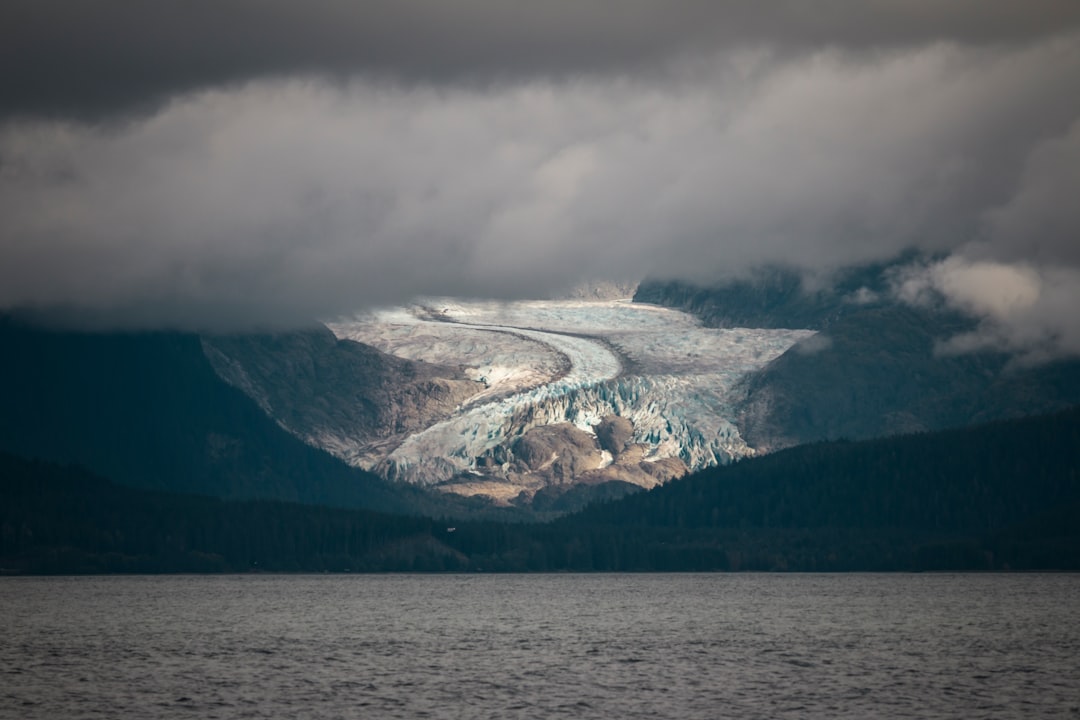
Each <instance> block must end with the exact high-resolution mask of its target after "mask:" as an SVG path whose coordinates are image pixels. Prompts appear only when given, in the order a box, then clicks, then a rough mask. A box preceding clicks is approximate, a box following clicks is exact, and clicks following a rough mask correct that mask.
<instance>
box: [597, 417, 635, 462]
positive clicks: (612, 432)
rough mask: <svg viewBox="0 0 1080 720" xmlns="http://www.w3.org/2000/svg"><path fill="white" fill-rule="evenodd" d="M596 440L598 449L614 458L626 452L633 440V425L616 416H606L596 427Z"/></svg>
mask: <svg viewBox="0 0 1080 720" xmlns="http://www.w3.org/2000/svg"><path fill="white" fill-rule="evenodd" d="M595 430H596V439H597V440H598V441H599V442H600V447H602V448H603V449H605V450H607V451H608V452H609V453H611V454H612V455H614V456H618V455H619V453H621V452H622V451H623V450H626V448H627V446H628V445H629V444H630V441H631V440H633V439H634V425H633V423H631V422H630V421H629V420H627V419H626V418H623V417H619V416H618V415H608V416H607V417H605V418H603V419H602V420H601V421H600V422H599V423H597V425H596V428H595Z"/></svg>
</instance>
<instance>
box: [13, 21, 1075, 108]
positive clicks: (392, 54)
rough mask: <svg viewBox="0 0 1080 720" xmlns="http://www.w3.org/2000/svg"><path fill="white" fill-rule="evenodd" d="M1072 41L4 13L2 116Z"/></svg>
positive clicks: (751, 25)
mask: <svg viewBox="0 0 1080 720" xmlns="http://www.w3.org/2000/svg"><path fill="white" fill-rule="evenodd" d="M1078 26H1080V5H1078V4H1077V3H1076V2H1074V0H1025V1H1024V2H1015V0H949V1H948V2H941V0H861V1H858V2H853V1H851V0H821V1H818V2H813V3H808V2H805V0H781V1H779V2H769V3H749V2H744V1H743V0H619V1H618V2H612V1H611V0H551V1H550V2H532V3H528V2H504V1H503V0H454V1H453V2H448V1H447V0H364V1H361V2H358V1H356V0H308V1H306V2H295V1H294V0H185V2H175V1H170V0H164V1H161V2H145V0H95V1H94V2H80V1H78V0H5V2H4V3H3V4H2V5H0V87H2V88H4V91H3V93H0V113H6V114H35V113H44V114H52V115H56V114H59V115H68V114H75V115H80V116H87V115H91V116H92V115H100V114H103V113H104V114H108V113H111V112H117V111H120V110H124V109H130V108H142V109H145V107H146V106H147V105H148V104H150V103H154V102H157V101H161V100H162V99H166V98H168V97H169V96H171V95H172V94H175V93H177V92H187V91H191V90H195V89H198V88H200V87H207V86H217V85H221V84H227V83H236V82H244V81H247V80H250V79H255V78H260V77H267V76H280V75H290V74H294V73H303V74H330V75H332V76H335V77H338V78H348V77H351V76H353V75H355V74H358V73H360V74H372V73H375V74H383V75H386V76H389V77H392V78H398V79H404V80H406V81H410V80H421V81H445V80H459V81H460V80H470V79H471V80H478V81H482V82H485V81H491V80H500V79H501V80H503V81H514V80H517V79H522V78H530V77H536V76H551V75H556V76H566V77H569V76H573V75H575V74H581V73H586V74H588V73H593V72H602V73H615V74H620V73H626V72H639V71H642V70H643V69H645V68H647V67H649V66H650V65H652V64H655V63H657V62H662V61H666V60H670V59H672V58H675V57H679V56H681V55H685V54H693V53H699V52H706V53H711V52H716V51H726V50H731V49H735V48H740V47H742V48H746V47H760V46H768V47H771V48H773V49H774V51H776V52H780V53H791V52H806V51H812V50H816V49H819V48H822V47H834V48H840V49H845V50H851V51H871V52H877V51H880V50H881V49H883V48H885V49H890V48H897V47H915V46H920V45H925V44H928V43H933V42H958V43H962V44H1001V43H1015V42H1028V41H1032V40H1034V39H1038V38H1041V37H1044V36H1048V35H1052V34H1060V33H1067V32H1069V31H1070V30H1071V29H1075V28H1077V27H1078Z"/></svg>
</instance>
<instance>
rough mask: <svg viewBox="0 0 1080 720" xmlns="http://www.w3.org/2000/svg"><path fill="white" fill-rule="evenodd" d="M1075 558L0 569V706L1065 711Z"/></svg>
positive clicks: (682, 713) (384, 712) (319, 714)
mask: <svg viewBox="0 0 1080 720" xmlns="http://www.w3.org/2000/svg"><path fill="white" fill-rule="evenodd" d="M1078 600H1080V576H1077V575H518V576H485V575H449V576H448V575H443V576H415V575H389V576H264V575H253V576H226V577H192V576H174V577H80V578H3V579H0V609H2V618H0V718H25V719H27V720H30V719H33V718H238V717H251V718H292V717H297V718H353V717H357V718H360V717H363V718H381V717H387V718H398V717H400V718H423V717H430V718H657V717H659V718H720V717H732V718H787V717H790V718H838V717H849V718H875V717H888V718H902V717H918V718H981V717H985V718H1037V717H1059V718H1060V717H1067V718H1075V717H1080V617H1078V614H1080V602H1078Z"/></svg>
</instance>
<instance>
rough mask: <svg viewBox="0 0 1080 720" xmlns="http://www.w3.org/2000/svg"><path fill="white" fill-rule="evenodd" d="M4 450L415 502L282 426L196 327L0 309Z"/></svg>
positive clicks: (250, 492) (201, 482)
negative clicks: (136, 328) (73, 322)
mask: <svg viewBox="0 0 1080 720" xmlns="http://www.w3.org/2000/svg"><path fill="white" fill-rule="evenodd" d="M0 347H3V349H4V352H3V355H2V358H0V397H2V398H3V403H0V450H2V451H7V452H10V453H14V454H17V455H21V456H26V457H37V458H42V459H47V460H53V461H57V462H62V463H77V464H80V465H82V466H85V467H86V468H88V469H90V470H92V471H94V472H97V473H100V474H102V475H105V476H107V477H109V478H111V479H114V480H116V481H118V482H121V483H123V484H126V485H131V486H136V487H143V488H152V489H160V490H170V491H174V492H190V493H200V494H205V495H213V496H217V497H224V498H266V499H277V500H291V501H298V502H308V503H322V504H329V505H339V506H344V507H368V508H377V509H381V510H395V511H406V510H409V509H410V508H411V507H413V504H412V503H411V502H410V501H409V500H408V499H407V498H406V497H404V496H403V495H402V493H400V492H399V491H398V490H396V489H393V488H391V487H389V486H388V485H387V484H386V483H384V482H383V481H382V480H380V479H379V478H378V477H376V476H374V475H372V474H370V473H366V472H363V471H361V470H358V469H355V468H351V467H349V466H347V465H346V464H345V463H343V462H341V461H340V460H338V459H336V458H333V457H331V456H330V455H328V454H326V453H325V452H322V451H320V450H317V449H315V448H312V447H310V446H308V445H306V444H304V443H303V442H301V441H300V440H299V439H297V438H295V437H293V436H292V435H291V434H289V433H288V432H286V431H285V430H283V429H282V428H280V427H279V426H278V425H277V424H275V423H274V421H273V420H271V419H270V418H269V417H267V416H266V414H265V413H264V412H263V411H262V410H261V409H260V408H259V407H258V406H257V405H256V404H255V402H253V401H252V400H251V399H250V398H248V397H247V396H246V395H244V393H242V392H241V391H239V390H237V389H236V388H233V387H230V386H229V385H228V384H226V383H225V382H223V381H222V380H221V379H220V378H219V377H218V375H217V374H216V373H215V372H214V369H213V368H212V367H211V365H210V362H209V361H208V360H207V358H206V355H205V354H204V352H203V348H202V345H201V343H200V340H199V338H198V337H197V336H195V335H189V334H181V333H169V332H158V333H121V334H90V333H87V334H83V333H73V332H52V331H48V330H42V329H37V328H33V327H29V326H26V325H23V324H21V323H19V322H16V321H14V320H12V319H10V318H7V319H0Z"/></svg>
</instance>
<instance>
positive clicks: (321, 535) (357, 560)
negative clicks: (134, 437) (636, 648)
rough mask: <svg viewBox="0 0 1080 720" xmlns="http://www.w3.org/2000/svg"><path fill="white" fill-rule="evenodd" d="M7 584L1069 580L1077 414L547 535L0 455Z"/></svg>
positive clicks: (814, 465) (920, 438)
mask: <svg viewBox="0 0 1080 720" xmlns="http://www.w3.org/2000/svg"><path fill="white" fill-rule="evenodd" d="M0 531H2V532H0V535H2V537H0V540H2V542H0V568H4V569H6V571H8V572H103V571H109V572H172V571H248V570H255V569H262V570H318V571H321V570H331V571H342V570H345V569H350V570H353V571H360V570H473V571H477V570H482V571H555V570H578V571H600V570H606V571H656V570H665V571H667V570H945V569H948V570H988V569H997V570H1001V569H1069V570H1080V409H1072V410H1069V411H1067V412H1063V413H1059V414H1056V415H1052V416H1045V417H1038V418H1028V419H1023V420H1016V421H1009V422H1001V423H996V424H992V425H987V426H983V427H977V428H969V429H964V430H956V431H949V432H942V433H933V434H923V435H912V436H903V437H894V438H886V439H881V440H873V441H863V442H833V443H820V444H817V445H811V446H806V447H799V448H793V449H791V450H787V451H783V452H779V453H776V454H774V455H771V456H767V457H764V458H759V459H753V460H745V461H742V462H740V463H737V464H735V465H733V466H729V467H725V468H717V469H713V470H708V471H704V472H700V473H696V474H694V475H690V476H687V477H686V478H684V479H681V480H676V481H673V482H671V483H669V484H667V485H664V486H661V487H659V488H656V489H655V490H652V491H650V492H647V493H639V494H636V495H631V496H628V497H624V498H621V499H618V500H614V501H611V502H608V503H604V504H600V505H596V506H593V507H591V508H587V509H586V510H584V511H582V512H580V513H578V514H576V515H571V516H568V517H565V518H562V519H560V520H557V521H554V522H551V523H547V524H507V523H498V522H458V521H434V520H428V519H422V518H408V517H393V516H387V515H379V514H376V513H371V512H366V511H349V510H334V509H328V508H321V507H311V506H303V505H292V504H284V503H267V502H226V501H221V500H216V499H211V498H204V497H193V496H181V495H176V494H167V493H161V492H151V491H142V490H135V489H131V488H126V487H120V486H117V485H114V484H112V483H109V482H107V481H105V480H102V479H100V478H97V477H94V476H91V475H89V474H87V473H86V472H85V471H81V470H77V469H73V468H68V467H59V466H56V465H50V464H47V463H42V462H36V461H26V460H22V459H19V458H15V457H12V456H4V455H0Z"/></svg>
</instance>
